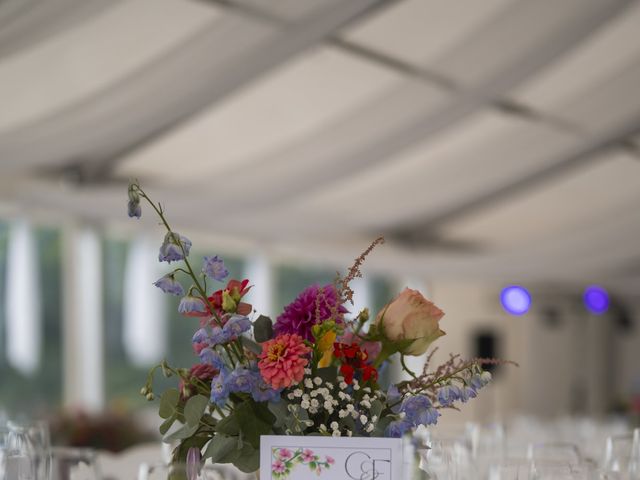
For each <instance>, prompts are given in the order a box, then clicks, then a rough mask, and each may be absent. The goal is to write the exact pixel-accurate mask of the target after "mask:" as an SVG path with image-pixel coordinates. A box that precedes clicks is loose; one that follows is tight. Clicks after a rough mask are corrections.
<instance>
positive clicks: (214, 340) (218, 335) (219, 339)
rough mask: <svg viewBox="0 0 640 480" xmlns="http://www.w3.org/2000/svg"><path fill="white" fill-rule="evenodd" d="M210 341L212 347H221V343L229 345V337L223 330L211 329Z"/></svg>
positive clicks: (218, 328)
mask: <svg viewBox="0 0 640 480" xmlns="http://www.w3.org/2000/svg"><path fill="white" fill-rule="evenodd" d="M209 341H210V342H211V345H220V344H221V343H227V342H228V341H229V335H228V333H227V332H226V331H225V330H224V329H223V328H221V327H213V328H212V329H211V335H210V336H209Z"/></svg>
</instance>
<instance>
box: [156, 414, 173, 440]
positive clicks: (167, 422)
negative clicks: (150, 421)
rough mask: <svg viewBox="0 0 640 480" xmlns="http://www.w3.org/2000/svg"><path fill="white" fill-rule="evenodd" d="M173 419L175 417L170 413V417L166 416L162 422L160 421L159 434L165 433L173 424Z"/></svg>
mask: <svg viewBox="0 0 640 480" xmlns="http://www.w3.org/2000/svg"><path fill="white" fill-rule="evenodd" d="M175 421H176V417H175V416H174V415H172V416H171V417H169V418H167V419H166V420H165V421H164V422H162V424H161V425H160V429H159V430H160V435H164V434H165V433H167V432H168V431H169V429H170V428H171V425H173V422H175Z"/></svg>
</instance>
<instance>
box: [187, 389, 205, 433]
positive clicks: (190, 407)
mask: <svg viewBox="0 0 640 480" xmlns="http://www.w3.org/2000/svg"><path fill="white" fill-rule="evenodd" d="M208 404H209V399H208V398H207V397H205V396H204V395H196V396H194V397H191V398H190V399H189V400H187V404H186V405H185V406H184V418H185V420H186V421H187V425H190V426H194V425H198V424H199V423H200V419H201V418H202V415H204V412H205V410H206V409H207V405H208Z"/></svg>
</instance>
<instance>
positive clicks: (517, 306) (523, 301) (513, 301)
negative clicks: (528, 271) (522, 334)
mask: <svg viewBox="0 0 640 480" xmlns="http://www.w3.org/2000/svg"><path fill="white" fill-rule="evenodd" d="M500 302H501V303H502V307H503V308H504V309H505V310H506V311H507V313H510V314H511V315H523V314H525V313H527V312H528V311H529V307H530V306H531V295H529V292H528V291H527V289H526V288H524V287H521V286H519V285H511V286H509V287H506V288H503V289H502V292H501V293H500Z"/></svg>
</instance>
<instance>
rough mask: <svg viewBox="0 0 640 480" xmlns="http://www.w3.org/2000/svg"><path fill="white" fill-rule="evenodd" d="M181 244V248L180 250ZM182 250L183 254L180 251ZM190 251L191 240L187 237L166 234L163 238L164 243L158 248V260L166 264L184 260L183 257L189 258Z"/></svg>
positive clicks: (171, 233) (174, 233)
mask: <svg viewBox="0 0 640 480" xmlns="http://www.w3.org/2000/svg"><path fill="white" fill-rule="evenodd" d="M178 242H179V243H178ZM181 244H182V248H180V245H181ZM183 249H184V252H183V251H182V250H183ZM190 249H191V240H189V239H188V238H187V237H183V236H182V235H180V234H179V233H176V232H167V234H166V235H165V236H164V241H163V242H162V245H161V246H160V252H159V253H158V260H159V261H161V262H167V263H171V262H174V261H177V260H184V257H185V256H189V250H190Z"/></svg>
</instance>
